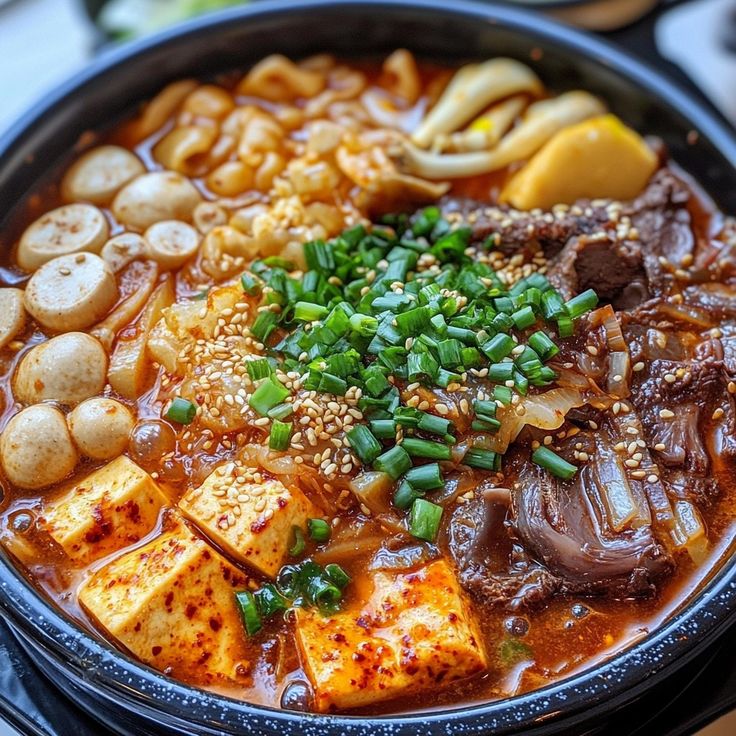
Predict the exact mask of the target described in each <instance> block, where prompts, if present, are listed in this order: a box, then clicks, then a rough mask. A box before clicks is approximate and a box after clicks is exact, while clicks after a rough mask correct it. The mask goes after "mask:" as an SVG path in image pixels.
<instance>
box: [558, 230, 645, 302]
mask: <svg viewBox="0 0 736 736" xmlns="http://www.w3.org/2000/svg"><path fill="white" fill-rule="evenodd" d="M548 275H549V279H550V281H551V282H552V284H554V286H555V287H556V288H557V289H558V290H559V291H560V292H561V293H562V295H563V296H564V297H565V298H566V299H570V298H571V297H573V296H574V295H575V294H579V293H580V292H582V291H585V290H586V289H595V291H596V293H597V294H598V296H599V297H600V298H601V299H603V300H605V301H609V302H611V303H613V304H614V306H615V307H616V308H617V309H626V308H629V307H632V306H636V305H637V304H640V303H641V302H642V301H645V300H646V299H648V298H649V290H648V287H647V282H646V278H645V274H644V270H643V265H642V254H641V247H640V246H639V244H638V243H634V242H631V241H626V240H624V241H619V240H616V239H615V238H611V237H609V236H608V235H606V234H603V236H602V237H601V235H600V234H594V235H592V236H588V235H581V236H580V237H577V238H573V239H572V240H571V241H570V242H569V243H568V244H567V245H566V246H565V247H564V248H563V249H562V251H561V253H560V254H559V255H558V256H557V257H556V258H554V259H553V262H552V264H551V268H550V270H549V274H548Z"/></svg>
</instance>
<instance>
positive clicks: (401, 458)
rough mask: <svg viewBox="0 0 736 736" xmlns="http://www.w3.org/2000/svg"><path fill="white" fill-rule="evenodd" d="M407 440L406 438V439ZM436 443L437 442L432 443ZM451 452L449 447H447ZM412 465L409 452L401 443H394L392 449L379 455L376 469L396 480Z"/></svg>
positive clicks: (375, 463)
mask: <svg viewBox="0 0 736 736" xmlns="http://www.w3.org/2000/svg"><path fill="white" fill-rule="evenodd" d="M404 442H406V440H404ZM430 444H435V443H430ZM446 449H447V450H448V452H449V448H446ZM410 467H411V458H410V457H409V455H408V454H407V452H406V450H405V449H403V448H402V447H401V446H400V445H394V447H392V448H391V449H390V450H387V451H386V452H384V453H383V454H382V455H379V456H378V457H377V458H376V459H375V461H374V463H373V468H374V470H380V471H381V472H383V473H386V474H387V475H389V476H391V478H393V479H394V480H397V479H398V478H399V477H400V476H401V475H403V474H404V473H405V472H406V471H407V470H409V468H410Z"/></svg>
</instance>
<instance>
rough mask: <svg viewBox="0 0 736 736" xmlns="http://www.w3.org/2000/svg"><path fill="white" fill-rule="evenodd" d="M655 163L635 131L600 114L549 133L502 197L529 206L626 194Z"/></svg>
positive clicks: (648, 174)
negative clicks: (544, 142)
mask: <svg viewBox="0 0 736 736" xmlns="http://www.w3.org/2000/svg"><path fill="white" fill-rule="evenodd" d="M656 168H657V156H656V154H655V153H654V151H652V149H651V148H649V146H647V144H646V143H645V142H644V139H643V138H642V137H641V136H640V135H639V134H638V133H637V132H636V131H634V130H632V129H631V128H628V127H627V126H626V125H624V124H623V123H622V122H621V120H619V119H618V118H617V117H616V116H615V115H600V116H598V117H595V118H590V119H589V120H584V121H583V122H581V123H577V124H576V125H571V126H570V127H569V128H565V129H564V130H561V131H560V132H559V133H557V134H556V135H555V136H553V137H552V138H551V139H550V140H549V141H548V142H547V143H546V144H545V145H544V146H543V147H542V148H541V149H540V150H539V151H538V152H537V153H536V154H535V155H534V156H533V157H532V158H531V159H530V160H529V162H528V163H526V164H525V165H524V166H523V168H521V169H520V170H519V171H518V172H517V173H516V174H514V175H513V177H512V178H511V179H510V180H509V182H508V183H507V184H506V186H505V187H504V189H503V191H502V192H501V201H503V202H508V203H509V204H511V205H512V206H513V207H516V208H517V209H520V210H531V209H534V208H535V207H541V208H542V209H549V208H550V207H552V206H553V205H555V204H572V203H573V202H575V201H576V200H578V199H583V198H591V199H598V198H611V199H622V200H624V199H631V198H632V197H635V196H636V195H637V194H639V193H640V192H641V191H642V189H643V188H644V186H645V185H646V183H647V181H648V180H649V178H650V177H651V175H652V174H653V173H654V171H655V170H656Z"/></svg>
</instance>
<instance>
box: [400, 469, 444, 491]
mask: <svg viewBox="0 0 736 736" xmlns="http://www.w3.org/2000/svg"><path fill="white" fill-rule="evenodd" d="M404 479H405V480H407V481H408V482H409V483H411V485H412V487H413V488H417V489H419V490H420V491H434V490H436V489H437V488H442V487H443V486H444V481H443V480H442V471H441V470H440V466H439V464H438V463H428V464H427V465H417V466H415V467H413V468H412V469H411V470H409V471H408V472H407V473H406V475H405V476H404Z"/></svg>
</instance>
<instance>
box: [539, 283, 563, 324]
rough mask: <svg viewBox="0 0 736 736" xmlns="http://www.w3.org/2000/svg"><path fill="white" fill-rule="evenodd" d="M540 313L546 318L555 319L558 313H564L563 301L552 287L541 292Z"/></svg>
mask: <svg viewBox="0 0 736 736" xmlns="http://www.w3.org/2000/svg"><path fill="white" fill-rule="evenodd" d="M542 314H543V315H544V318H545V319H546V320H553V319H557V318H558V317H559V316H560V315H562V314H565V302H563V301H562V297H561V296H560V295H559V293H558V292H557V291H555V290H554V289H550V291H545V292H544V294H542Z"/></svg>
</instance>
